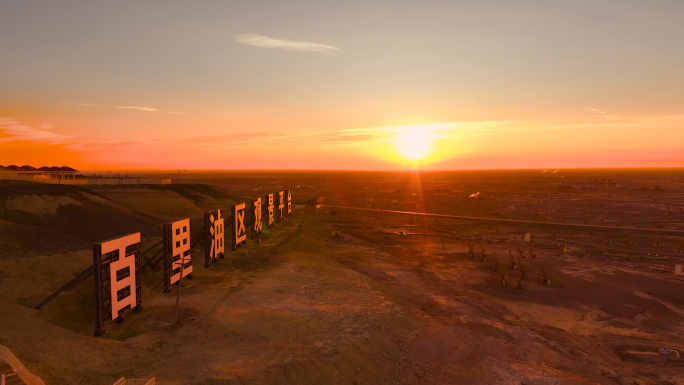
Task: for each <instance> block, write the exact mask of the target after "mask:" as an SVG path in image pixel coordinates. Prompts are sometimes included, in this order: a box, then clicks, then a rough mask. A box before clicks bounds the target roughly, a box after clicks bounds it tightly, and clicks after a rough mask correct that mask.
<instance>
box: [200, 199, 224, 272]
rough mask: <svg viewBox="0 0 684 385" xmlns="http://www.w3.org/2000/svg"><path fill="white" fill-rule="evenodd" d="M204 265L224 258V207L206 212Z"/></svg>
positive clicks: (209, 264) (207, 265)
mask: <svg viewBox="0 0 684 385" xmlns="http://www.w3.org/2000/svg"><path fill="white" fill-rule="evenodd" d="M204 236H205V239H206V241H205V244H204V267H209V266H211V264H212V263H216V262H217V261H218V259H219V258H223V255H224V254H223V252H224V246H223V240H224V238H225V237H224V235H223V209H218V210H214V211H209V212H206V213H204Z"/></svg>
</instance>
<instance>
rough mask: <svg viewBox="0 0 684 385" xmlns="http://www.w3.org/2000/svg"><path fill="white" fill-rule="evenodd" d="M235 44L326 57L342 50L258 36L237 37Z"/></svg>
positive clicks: (322, 45)
mask: <svg viewBox="0 0 684 385" xmlns="http://www.w3.org/2000/svg"><path fill="white" fill-rule="evenodd" d="M235 42H236V43H239V44H245V45H251V46H253V47H258V48H279V49H284V50H286V51H297V52H320V53H324V54H326V55H334V54H336V53H337V51H339V50H340V49H339V48H338V47H334V46H332V45H326V44H319V43H314V42H310V41H297V40H284V39H277V38H273V37H268V36H262V35H256V34H247V35H238V36H235Z"/></svg>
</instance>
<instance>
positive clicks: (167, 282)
mask: <svg viewBox="0 0 684 385" xmlns="http://www.w3.org/2000/svg"><path fill="white" fill-rule="evenodd" d="M190 244H191V242H190V218H186V219H181V220H180V221H176V222H171V223H165V224H164V262H165V263H164V291H165V292H169V291H170V290H171V285H173V284H174V283H176V282H178V281H180V279H181V277H188V278H192V250H191V249H190Z"/></svg>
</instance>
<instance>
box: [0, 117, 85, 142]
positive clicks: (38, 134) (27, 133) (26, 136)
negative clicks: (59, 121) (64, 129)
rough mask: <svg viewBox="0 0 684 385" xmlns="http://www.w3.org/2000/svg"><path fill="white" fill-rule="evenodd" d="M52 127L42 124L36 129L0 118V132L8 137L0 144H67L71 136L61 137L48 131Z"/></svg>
mask: <svg viewBox="0 0 684 385" xmlns="http://www.w3.org/2000/svg"><path fill="white" fill-rule="evenodd" d="M52 128H53V127H52V126H50V125H49V124H47V123H42V124H41V125H40V126H38V127H37V128H34V127H29V126H26V125H23V124H22V123H21V122H19V121H16V120H14V119H12V118H0V130H1V131H3V132H4V133H5V134H7V135H9V136H8V137H2V138H0V142H11V141H15V140H29V141H32V142H46V143H53V144H64V143H67V142H68V140H69V139H71V138H72V137H71V136H67V135H61V134H58V133H55V132H53V131H50V130H51V129H52Z"/></svg>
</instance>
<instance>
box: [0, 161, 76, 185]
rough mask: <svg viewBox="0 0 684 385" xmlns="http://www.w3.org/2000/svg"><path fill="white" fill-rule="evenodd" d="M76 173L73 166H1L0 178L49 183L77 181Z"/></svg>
mask: <svg viewBox="0 0 684 385" xmlns="http://www.w3.org/2000/svg"><path fill="white" fill-rule="evenodd" d="M76 173H78V170H75V169H73V168H71V167H67V166H62V167H57V166H53V167H46V166H45V167H41V168H35V167H31V166H15V165H11V166H0V179H17V180H29V181H36V182H47V183H62V182H65V183H69V181H72V182H71V183H75V180H76Z"/></svg>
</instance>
